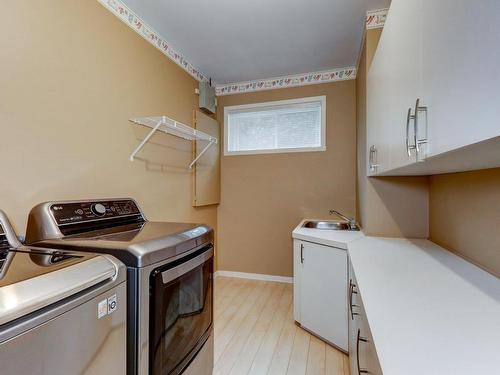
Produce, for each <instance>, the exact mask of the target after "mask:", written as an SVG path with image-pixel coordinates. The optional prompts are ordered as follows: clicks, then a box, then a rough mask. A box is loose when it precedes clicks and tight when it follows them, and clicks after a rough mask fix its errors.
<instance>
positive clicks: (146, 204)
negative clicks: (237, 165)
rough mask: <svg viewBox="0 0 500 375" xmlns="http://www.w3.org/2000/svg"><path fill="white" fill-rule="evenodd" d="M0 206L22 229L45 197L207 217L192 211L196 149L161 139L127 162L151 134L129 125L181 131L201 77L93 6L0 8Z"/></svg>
mask: <svg viewBox="0 0 500 375" xmlns="http://www.w3.org/2000/svg"><path fill="white" fill-rule="evenodd" d="M2 10H3V14H4V17H3V21H2V26H1V28H2V32H1V33H0V45H1V46H2V48H0V66H1V69H2V74H1V75H0V87H1V90H0V127H1V135H0V160H1V165H2V167H1V169H2V171H1V173H2V175H1V179H0V208H3V209H4V210H5V211H6V212H7V213H8V215H9V216H10V217H11V219H12V220H13V222H14V224H15V226H16V229H17V230H18V231H19V232H20V233H24V230H25V220H26V215H27V212H28V210H29V209H30V208H31V207H32V206H33V205H34V204H36V203H38V202H40V201H45V200H52V199H80V198H92V197H117V196H118V197H121V196H130V197H133V198H136V199H137V200H138V201H139V203H140V204H141V205H142V207H143V208H144V210H145V212H146V214H147V216H148V217H149V218H150V219H158V220H178V221H196V222H206V223H208V224H210V225H212V226H214V227H215V226H216V223H217V222H216V214H217V213H216V208H215V207H206V208H200V209H193V208H192V207H191V183H192V182H191V174H190V172H189V171H188V169H187V165H188V163H189V161H190V160H191V147H192V146H191V145H190V143H189V142H187V141H183V140H179V139H176V138H173V137H171V136H167V135H158V136H155V137H154V138H153V139H152V142H150V143H149V144H148V145H147V146H146V147H145V149H144V151H143V152H141V153H140V155H139V156H140V157H141V158H142V160H139V161H135V162H130V161H129V160H128V157H129V155H130V153H131V151H132V150H133V149H134V147H135V146H136V145H137V144H138V142H139V140H140V138H142V137H143V136H144V135H145V133H146V130H145V129H142V128H140V127H139V126H137V125H131V124H130V123H129V122H128V119H129V118H131V117H136V116H141V115H161V114H165V115H168V116H171V117H173V118H175V119H177V120H179V121H183V122H186V123H188V124H190V123H191V121H192V110H193V108H194V107H195V106H196V103H197V97H196V96H195V95H194V89H195V87H197V82H196V81H195V80H194V79H193V78H191V77H190V76H189V75H188V74H187V73H185V72H184V71H183V70H182V69H180V68H179V67H178V66H177V65H175V64H174V63H173V62H171V61H170V60H169V59H168V58H166V57H165V56H164V55H162V54H161V53H160V52H159V51H157V50H156V49H155V48H154V47H153V46H151V45H150V44H149V43H147V42H146V41H145V40H144V39H142V38H141V37H140V36H139V35H137V34H136V33H135V32H133V31H132V30H130V29H129V28H128V27H127V26H126V25H125V24H123V23H122V22H120V21H119V20H118V19H117V18H115V16H113V15H112V14H111V13H109V12H108V11H107V10H105V9H104V8H103V7H102V6H101V5H99V3H98V2H97V1H95V0H93V1H90V0H89V1H65V0H45V1H15V0H6V1H3V2H2Z"/></svg>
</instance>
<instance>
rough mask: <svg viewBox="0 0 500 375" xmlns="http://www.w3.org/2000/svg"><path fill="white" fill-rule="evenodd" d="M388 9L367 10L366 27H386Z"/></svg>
mask: <svg viewBox="0 0 500 375" xmlns="http://www.w3.org/2000/svg"><path fill="white" fill-rule="evenodd" d="M388 10H389V9H378V10H372V11H369V12H366V29H377V28H380V27H384V24H385V19H386V18H387V11H388Z"/></svg>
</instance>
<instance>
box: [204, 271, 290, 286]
mask: <svg viewBox="0 0 500 375" xmlns="http://www.w3.org/2000/svg"><path fill="white" fill-rule="evenodd" d="M219 276H224V277H236V278H238V279H250V280H261V281H274V282H277V283H287V284H293V277H287V276H275V275H263V274H261V273H247V272H233V271H216V272H215V273H214V277H219Z"/></svg>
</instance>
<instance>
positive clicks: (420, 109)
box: [413, 98, 427, 160]
mask: <svg viewBox="0 0 500 375" xmlns="http://www.w3.org/2000/svg"><path fill="white" fill-rule="evenodd" d="M420 112H424V113H425V117H426V121H427V107H425V106H421V105H420V98H418V99H417V101H416V102H415V115H414V118H415V134H414V135H413V139H414V142H415V149H416V150H417V160H418V154H419V153H420V145H422V144H425V143H427V134H426V135H425V137H424V138H422V139H419V138H418V114H419V113H420ZM426 127H427V124H426ZM426 133H427V130H426Z"/></svg>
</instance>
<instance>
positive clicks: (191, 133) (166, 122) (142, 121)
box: [130, 116, 218, 169]
mask: <svg viewBox="0 0 500 375" xmlns="http://www.w3.org/2000/svg"><path fill="white" fill-rule="evenodd" d="M130 122H132V123H134V124H138V125H142V126H147V127H148V128H151V129H152V130H151V131H150V132H149V133H148V135H146V137H145V138H144V139H143V140H142V142H141V143H139V145H138V146H137V147H136V149H135V150H134V152H132V154H131V155H130V161H134V159H135V156H136V155H137V153H138V152H139V151H141V149H142V148H143V147H144V145H145V144H146V143H147V142H148V141H149V139H150V138H151V137H152V136H153V134H154V133H155V132H157V131H161V132H163V133H167V134H170V135H173V136H175V137H179V138H183V139H186V140H188V141H206V142H208V144H207V145H206V146H205V148H204V149H203V150H201V152H200V153H199V154H198V155H197V156H196V158H195V159H194V160H193V161H192V162H191V164H189V168H190V169H191V168H193V165H195V164H196V162H197V161H198V160H199V159H200V158H201V157H202V156H203V154H205V152H207V151H208V149H209V148H210V147H211V146H213V145H215V144H217V143H218V140H217V138H216V137H212V136H211V135H209V134H207V133H204V132H202V131H199V130H196V129H194V128H192V127H190V126H188V125H185V124H183V123H181V122H178V121H175V120H173V119H171V118H169V117H167V116H160V117H140V118H133V119H130Z"/></svg>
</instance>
